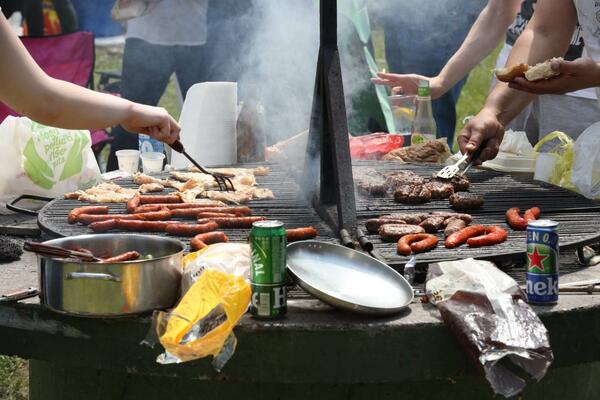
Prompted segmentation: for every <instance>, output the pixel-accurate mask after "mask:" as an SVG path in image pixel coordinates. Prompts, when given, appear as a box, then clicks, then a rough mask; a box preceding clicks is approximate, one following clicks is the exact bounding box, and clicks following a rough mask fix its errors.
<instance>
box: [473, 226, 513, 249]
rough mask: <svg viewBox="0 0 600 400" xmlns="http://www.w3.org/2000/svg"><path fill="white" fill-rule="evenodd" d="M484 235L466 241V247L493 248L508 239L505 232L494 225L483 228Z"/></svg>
mask: <svg viewBox="0 0 600 400" xmlns="http://www.w3.org/2000/svg"><path fill="white" fill-rule="evenodd" d="M485 233H486V234H485V235H481V236H477V237H471V238H469V239H467V245H468V246H469V247H482V246H493V245H495V244H498V243H502V242H504V241H505V240H506V238H507V237H508V233H507V232H506V230H504V229H502V228H501V227H499V226H495V225H492V226H488V227H487V228H485Z"/></svg>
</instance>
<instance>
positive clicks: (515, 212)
mask: <svg viewBox="0 0 600 400" xmlns="http://www.w3.org/2000/svg"><path fill="white" fill-rule="evenodd" d="M520 212H521V210H520V209H519V208H518V207H513V208H509V209H508V210H507V211H506V222H507V223H508V225H509V226H510V227H511V228H512V229H514V230H516V231H524V230H526V229H527V223H528V222H529V221H535V220H536V219H538V217H539V216H540V214H541V210H540V209H539V208H538V207H533V208H530V209H528V210H527V211H525V215H524V217H521V215H520Z"/></svg>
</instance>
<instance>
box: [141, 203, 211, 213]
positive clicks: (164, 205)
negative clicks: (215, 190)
mask: <svg viewBox="0 0 600 400" xmlns="http://www.w3.org/2000/svg"><path fill="white" fill-rule="evenodd" d="M218 207H221V206H219V205H217V204H196V203H153V204H143V205H141V206H139V207H137V208H136V209H135V212H136V213H137V212H148V211H158V210H160V209H162V208H168V209H169V210H179V209H185V208H202V209H205V208H218Z"/></svg>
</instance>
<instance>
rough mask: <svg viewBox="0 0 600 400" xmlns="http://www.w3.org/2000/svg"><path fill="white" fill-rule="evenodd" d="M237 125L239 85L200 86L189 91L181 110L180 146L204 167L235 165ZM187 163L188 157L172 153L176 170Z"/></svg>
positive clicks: (212, 84)
mask: <svg viewBox="0 0 600 400" xmlns="http://www.w3.org/2000/svg"><path fill="white" fill-rule="evenodd" d="M236 122H237V83H235V82H204V83H197V84H195V85H193V86H192V87H191V88H190V89H189V90H188V92H187V94H186V97H185V102H184V103H183V109H182V110H181V117H180V118H179V124H180V125H181V132H180V140H181V143H183V145H184V146H185V149H186V151H187V153H188V154H189V155H191V156H192V157H193V158H194V159H195V160H196V161H198V162H199V163H201V164H203V165H208V166H211V165H219V164H235V163H236V162H237V140H236ZM188 164H189V161H188V160H187V158H185V157H184V156H182V155H181V154H179V153H176V152H174V151H173V152H171V165H172V166H173V167H175V168H183V167H186V166H187V165H188Z"/></svg>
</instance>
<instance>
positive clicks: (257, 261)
mask: <svg viewBox="0 0 600 400" xmlns="http://www.w3.org/2000/svg"><path fill="white" fill-rule="evenodd" d="M285 256H286V234H285V228H284V227H283V222H281V221H257V222H255V223H253V224H252V230H251V231H250V281H251V282H252V283H259V284H262V285H275V284H284V283H285V281H286V278H287V275H286V273H287V266H286V257H285Z"/></svg>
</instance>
